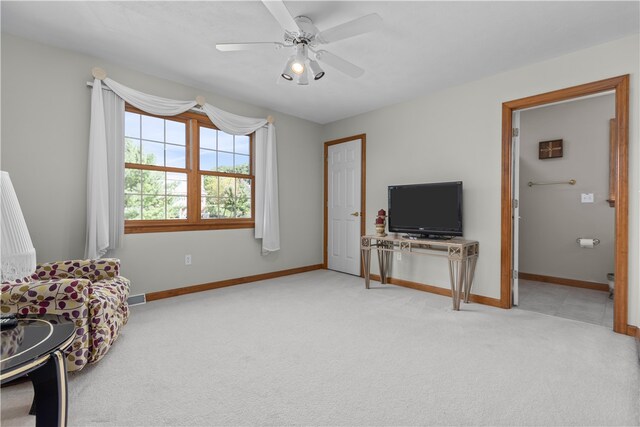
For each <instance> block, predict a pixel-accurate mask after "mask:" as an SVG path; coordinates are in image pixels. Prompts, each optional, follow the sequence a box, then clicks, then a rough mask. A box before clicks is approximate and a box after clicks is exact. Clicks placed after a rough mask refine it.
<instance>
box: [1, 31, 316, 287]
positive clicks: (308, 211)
mask: <svg viewBox="0 0 640 427" xmlns="http://www.w3.org/2000/svg"><path fill="white" fill-rule="evenodd" d="M95 66H101V67H103V68H104V69H106V70H107V72H108V73H109V75H110V77H112V78H113V79H114V80H117V81H119V82H121V83H123V84H126V85H128V86H131V87H134V88H136V89H139V90H142V91H145V92H148V93H151V94H155V95H159V96H164V97H168V98H174V99H194V98H195V96H196V95H204V96H205V97H206V99H207V101H208V102H209V103H211V104H213V105H216V106H218V107H220V108H222V109H225V110H227V111H231V112H233V113H236V114H242V115H247V116H254V117H261V116H262V117H265V116H267V115H268V114H272V115H274V116H275V118H276V132H277V138H278V166H279V186H280V187H279V188H280V215H281V217H280V230H281V247H282V250H281V251H280V252H277V253H274V254H270V255H268V256H266V257H263V256H261V255H260V244H259V241H256V240H255V239H254V238H253V237H252V232H253V230H222V231H218V230H215V231H191V232H178V233H151V234H129V235H126V236H125V239H124V245H123V247H122V249H120V250H118V251H116V252H115V253H114V254H113V256H116V257H119V258H121V260H122V266H123V273H124V274H125V275H126V276H127V277H129V278H130V279H131V283H132V289H131V293H132V294H140V293H146V292H153V291H159V290H165V289H170V288H177V287H181V286H186V285H193V284H200V283H207V282H212V281H217V280H223V279H228V278H235V277H242V276H247V275H252V274H258V273H266V272H271V271H277V270H283V269H288V268H294V267H301V266H307V265H312V264H318V263H321V262H322V228H321V225H320V224H322V187H321V184H320V183H321V182H322V160H321V159H322V144H321V127H320V125H318V124H315V123H311V122H308V121H305V120H302V119H298V118H294V117H291V116H287V115H284V114H279V113H276V112H273V111H270V110H267V109H264V108H259V107H256V106H252V105H248V104H245V103H241V102H237V101H234V100H231V99H228V98H223V97H220V96H217V95H215V94H212V93H206V92H202V91H200V90H198V89H196V88H192V87H188V86H184V85H180V84H177V83H174V82H171V81H167V80H163V79H159V78H155V77H152V76H149V75H146V74H142V73H140V72H136V71H132V70H130V69H128V68H126V67H122V66H120V65H117V64H112V63H106V62H104V61H102V60H99V59H96V58H93V57H90V56H87V55H82V54H78V53H73V52H70V51H67V50H62V49H58V48H53V47H49V46H46V45H43V44H39V43H34V42H31V41H27V40H25V39H22V38H18V37H15V36H11V35H6V34H3V35H2V159H1V162H2V163H1V167H2V169H3V170H7V171H9V173H10V174H11V179H12V181H13V184H14V186H15V188H16V192H17V194H18V197H19V198H20V203H21V206H22V209H23V211H24V215H25V217H26V221H27V225H28V227H29V230H30V232H31V237H32V240H33V242H34V246H35V247H36V250H37V255H38V260H39V261H52V260H56V259H70V258H78V257H82V256H83V254H84V243H85V241H84V239H85V221H86V220H85V210H86V179H85V177H86V165H87V143H88V135H89V106H90V94H91V91H90V90H89V89H88V88H87V86H86V82H87V81H88V80H90V77H91V76H90V70H91V68H92V67H95ZM187 253H188V254H191V255H192V257H193V264H192V265H191V266H185V265H184V255H185V254H187Z"/></svg>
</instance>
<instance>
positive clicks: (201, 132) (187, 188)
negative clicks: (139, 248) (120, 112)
mask: <svg viewBox="0 0 640 427" xmlns="http://www.w3.org/2000/svg"><path fill="white" fill-rule="evenodd" d="M124 127H125V130H124V133H125V185H124V187H125V190H124V191H125V196H124V204H125V207H124V211H125V232H126V233H142V232H156V231H180V230H206V229H217V228H251V227H253V226H254V220H253V188H254V176H253V162H252V152H253V135H247V136H238V135H230V134H227V133H225V132H222V131H221V130H218V129H216V127H215V126H213V124H212V123H211V121H210V120H209V118H208V117H206V116H205V115H200V114H197V113H184V114H181V115H179V116H172V117H158V116H153V115H150V114H147V113H144V112H142V111H140V110H137V109H135V108H133V107H131V106H129V105H127V106H126V111H125V126H124Z"/></svg>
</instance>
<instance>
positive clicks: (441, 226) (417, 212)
mask: <svg viewBox="0 0 640 427" xmlns="http://www.w3.org/2000/svg"><path fill="white" fill-rule="evenodd" d="M389 231H390V232H395V233H407V234H408V235H409V236H413V237H423V238H446V237H449V236H462V181H456V182H437V183H430V184H412V185H392V186H389Z"/></svg>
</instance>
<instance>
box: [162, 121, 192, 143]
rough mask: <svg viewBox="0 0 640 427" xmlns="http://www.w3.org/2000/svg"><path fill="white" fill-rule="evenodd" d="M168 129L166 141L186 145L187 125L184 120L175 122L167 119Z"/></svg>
mask: <svg viewBox="0 0 640 427" xmlns="http://www.w3.org/2000/svg"><path fill="white" fill-rule="evenodd" d="M165 126H166V131H167V137H166V141H167V142H170V143H172V144H178V145H185V138H186V129H187V127H186V125H185V124H184V123H182V122H174V121H173V120H165Z"/></svg>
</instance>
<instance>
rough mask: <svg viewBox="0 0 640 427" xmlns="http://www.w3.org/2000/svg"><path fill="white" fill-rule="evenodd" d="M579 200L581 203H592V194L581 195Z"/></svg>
mask: <svg viewBox="0 0 640 427" xmlns="http://www.w3.org/2000/svg"><path fill="white" fill-rule="evenodd" d="M580 200H581V201H582V203H593V193H582V195H581V199H580Z"/></svg>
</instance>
